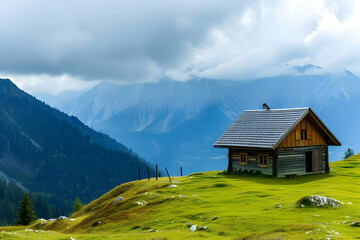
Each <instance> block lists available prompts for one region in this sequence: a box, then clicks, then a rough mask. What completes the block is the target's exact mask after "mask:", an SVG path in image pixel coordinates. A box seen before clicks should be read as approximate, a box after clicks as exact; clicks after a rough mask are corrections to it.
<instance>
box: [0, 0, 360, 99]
mask: <svg viewBox="0 0 360 240" xmlns="http://www.w3.org/2000/svg"><path fill="white" fill-rule="evenodd" d="M0 10H1V14H0V32H1V37H0V77H3V78H10V79H11V80H12V81H14V82H15V83H16V84H17V85H18V86H19V87H21V88H22V89H24V90H26V91H28V92H30V93H33V94H36V93H37V94H38V93H47V94H59V93H60V92H62V91H68V90H83V89H87V88H90V87H92V86H94V85H95V84H97V83H99V82H100V81H104V80H106V81H112V82H119V83H133V82H154V81H159V80H161V79H164V78H170V79H174V80H178V81H186V80H188V79H193V78H209V79H229V80H236V81H243V80H251V79H257V78H263V77H271V76H278V75H288V74H295V73H294V71H293V68H292V66H300V65H305V64H314V65H316V66H320V67H322V69H323V71H326V72H331V73H337V72H341V71H343V70H345V69H346V70H350V71H352V72H353V73H355V74H357V75H359V76H360V61H358V59H360V44H359V43H360V24H359V23H360V3H359V1H356V0H341V1H334V0H328V1H324V0H291V1H290V0H272V1H261V0H251V1H246V0H242V1H238V0H234V1H232V0H226V1H223V0H222V1H220V0H218V1H215V0H207V1H204V0H181V1H177V0H174V1H168V0H152V1H146V0H142V1H139V0H131V1H118V0H101V1H100V0H72V1H63V0H52V1H48V0H0Z"/></svg>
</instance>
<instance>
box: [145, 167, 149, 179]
mask: <svg viewBox="0 0 360 240" xmlns="http://www.w3.org/2000/svg"><path fill="white" fill-rule="evenodd" d="M146 170H147V174H148V180H150V173H149V166H146Z"/></svg>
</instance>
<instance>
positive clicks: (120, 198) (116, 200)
mask: <svg viewBox="0 0 360 240" xmlns="http://www.w3.org/2000/svg"><path fill="white" fill-rule="evenodd" d="M123 199H124V198H123V197H118V198H117V199H115V200H114V201H113V202H112V204H114V203H117V202H118V201H121V200H123Z"/></svg>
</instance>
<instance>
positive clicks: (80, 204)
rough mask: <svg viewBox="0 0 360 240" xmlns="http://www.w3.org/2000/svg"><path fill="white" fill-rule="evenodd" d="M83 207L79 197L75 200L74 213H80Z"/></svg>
mask: <svg viewBox="0 0 360 240" xmlns="http://www.w3.org/2000/svg"><path fill="white" fill-rule="evenodd" d="M82 207H83V204H82V203H81V202H80V199H79V198H78V197H77V198H76V199H75V202H74V205H73V207H72V209H73V211H72V212H73V213H74V212H77V211H79V210H80V209H81V208H82Z"/></svg>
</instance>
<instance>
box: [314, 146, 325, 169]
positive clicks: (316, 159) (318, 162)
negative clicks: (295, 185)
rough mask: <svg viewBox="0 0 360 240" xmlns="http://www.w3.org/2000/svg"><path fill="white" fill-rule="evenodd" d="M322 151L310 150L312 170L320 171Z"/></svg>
mask: <svg viewBox="0 0 360 240" xmlns="http://www.w3.org/2000/svg"><path fill="white" fill-rule="evenodd" d="M321 155H322V152H321V151H313V152H312V168H313V172H321V171H322V170H323V168H322V157H321Z"/></svg>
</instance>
